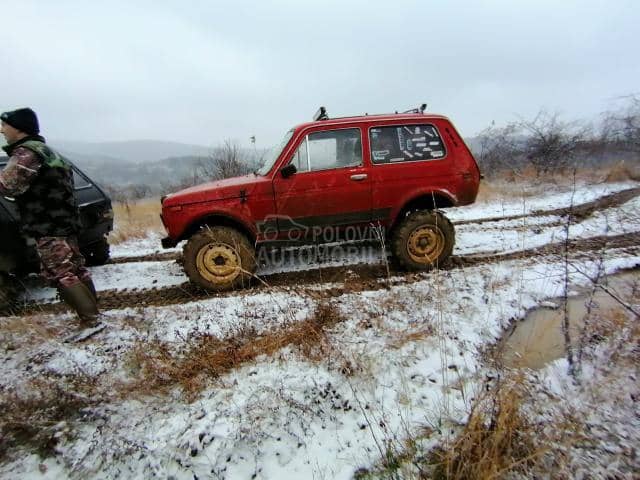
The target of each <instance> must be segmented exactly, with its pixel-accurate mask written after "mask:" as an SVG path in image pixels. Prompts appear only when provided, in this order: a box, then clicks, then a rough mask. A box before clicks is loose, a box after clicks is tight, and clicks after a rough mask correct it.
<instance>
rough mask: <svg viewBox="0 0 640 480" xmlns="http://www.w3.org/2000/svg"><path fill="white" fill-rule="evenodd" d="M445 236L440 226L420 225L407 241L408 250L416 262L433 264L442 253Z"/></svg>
mask: <svg viewBox="0 0 640 480" xmlns="http://www.w3.org/2000/svg"><path fill="white" fill-rule="evenodd" d="M444 245H445V238H444V235H443V234H442V231H441V230H440V229H439V228H436V227H431V226H428V227H427V226H424V227H418V228H416V229H415V230H414V231H413V232H411V235H409V240H408V241H407V251H408V253H409V256H410V257H411V259H412V260H413V261H414V262H417V263H422V264H424V265H431V264H433V263H435V262H436V260H437V259H438V257H440V255H441V254H442V252H443V250H444Z"/></svg>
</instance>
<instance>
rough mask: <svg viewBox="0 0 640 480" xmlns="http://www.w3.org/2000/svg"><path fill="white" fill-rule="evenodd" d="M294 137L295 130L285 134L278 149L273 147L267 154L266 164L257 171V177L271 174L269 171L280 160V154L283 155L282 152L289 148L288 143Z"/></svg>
mask: <svg viewBox="0 0 640 480" xmlns="http://www.w3.org/2000/svg"><path fill="white" fill-rule="evenodd" d="M292 136H293V130H289V131H288V132H287V133H286V134H285V136H284V138H283V139H282V141H281V142H280V144H279V145H278V146H277V147H273V148H272V149H271V150H269V151H268V152H267V154H266V155H265V157H264V164H263V165H262V167H260V168H259V169H258V170H256V172H255V173H256V175H266V174H267V173H269V170H271V168H272V167H273V164H274V163H276V160H278V157H279V156H280V153H282V150H283V149H284V147H286V146H287V143H289V140H291V137H292Z"/></svg>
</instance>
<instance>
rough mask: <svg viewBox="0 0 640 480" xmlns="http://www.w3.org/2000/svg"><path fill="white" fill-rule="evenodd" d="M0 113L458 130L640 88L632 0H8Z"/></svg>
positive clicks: (190, 130)
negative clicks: (427, 113) (385, 116)
mask: <svg viewBox="0 0 640 480" xmlns="http://www.w3.org/2000/svg"><path fill="white" fill-rule="evenodd" d="M1 11H2V19H3V22H2V28H1V29H0V59H1V62H2V63H1V64H0V71H1V72H2V75H0V109H1V110H3V111H4V110H7V109H12V108H17V107H21V106H27V105H28V106H32V107H33V108H34V109H36V111H37V112H38V113H39V115H40V120H41V125H42V128H43V132H44V133H45V134H46V135H48V136H50V137H52V138H58V139H69V140H72V139H74V140H87V141H103V140H131V139H163V140H172V141H178V142H185V143H198V144H204V145H212V144H216V143H218V142H220V141H221V140H222V139H224V138H234V139H237V140H239V141H240V142H241V143H243V144H248V138H249V136H251V135H256V136H257V141H258V145H259V146H269V145H271V144H274V143H277V142H278V140H279V138H280V137H281V135H282V134H283V133H284V131H285V130H286V129H288V128H290V127H291V126H292V125H294V124H296V123H300V122H302V121H307V120H309V119H310V118H311V116H312V115H313V113H314V112H315V111H316V109H317V108H318V106H320V105H325V106H326V107H327V108H328V111H329V114H330V115H333V116H342V115H347V114H359V113H364V112H369V113H380V112H389V111H394V110H397V109H406V108H410V107H413V106H416V105H418V104H419V103H421V102H427V103H428V104H429V110H431V111H435V112H438V113H444V114H446V115H449V116H450V117H451V118H452V119H453V120H454V122H455V123H456V125H457V126H458V128H459V129H460V130H461V132H462V134H463V135H465V136H472V135H475V134H476V133H477V132H478V131H479V130H481V129H482V128H484V127H485V126H487V125H488V124H489V123H490V122H491V121H492V120H495V121H496V122H497V123H498V124H501V123H504V122H507V121H509V120H513V119H515V118H516V115H522V116H525V117H527V116H532V115H533V114H534V113H535V112H536V111H537V110H538V109H539V108H541V107H544V108H547V109H549V110H554V111H555V110H558V111H560V112H561V113H562V114H563V115H564V116H565V117H566V118H567V119H574V118H590V117H595V116H596V115H597V114H598V113H599V112H601V111H603V110H605V109H607V108H608V107H609V106H610V102H611V100H612V99H613V98H615V97H617V96H621V95H625V94H629V93H633V92H636V93H637V92H638V91H639V90H640V54H638V50H637V45H638V42H639V39H638V28H639V27H638V25H640V3H638V2H637V1H615V0H612V1H609V2H605V1H557V0H555V1H546V0H537V1H531V2H518V1H479V2H471V1H468V2H463V1H449V2H436V1H426V0H422V1H395V2H389V1H385V2H376V1H358V2H348V1H333V0H332V1H328V0H316V1H314V2H303V1H279V2H268V1H262V2H258V1H255V2H214V1H204V0H202V1H191V0H184V1H181V2H178V1H169V0H155V1H150V0H141V1H140V0H138V1H135V2H130V1H121V0H110V1H108V2H86V1H80V0H77V1H74V0H56V1H46V0H41V1H36V0H31V1H28V0H20V1H18V0H14V1H7V2H3V6H2V8H1Z"/></svg>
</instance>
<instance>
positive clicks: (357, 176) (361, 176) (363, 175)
mask: <svg viewBox="0 0 640 480" xmlns="http://www.w3.org/2000/svg"><path fill="white" fill-rule="evenodd" d="M365 178H367V174H366V173H356V174H355V175H351V180H354V181H356V182H359V181H360V180H364V179H365Z"/></svg>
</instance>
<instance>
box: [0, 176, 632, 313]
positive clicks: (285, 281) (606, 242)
mask: <svg viewBox="0 0 640 480" xmlns="http://www.w3.org/2000/svg"><path fill="white" fill-rule="evenodd" d="M638 195H640V188H632V189H628V190H623V191H621V192H617V193H614V194H611V195H606V196H603V197H600V198H598V199H596V200H594V201H591V202H586V203H583V204H579V205H574V206H572V207H570V208H559V209H553V210H544V211H543V210H539V211H535V212H533V213H531V214H528V215H512V216H505V217H490V218H481V219H476V220H465V221H461V222H456V223H455V224H456V225H464V224H484V223H488V222H500V221H507V220H515V219H520V218H525V217H538V216H565V217H566V216H568V215H570V216H571V217H572V219H574V220H579V219H584V218H586V217H588V216H590V215H592V214H593V213H594V212H597V211H602V210H606V209H607V208H612V207H616V206H619V205H622V204H623V203H625V202H627V201H629V200H631V199H633V198H635V197H636V196H638ZM563 221H565V220H563ZM545 226H546V227H548V226H551V225H545ZM604 248H607V249H612V248H615V249H623V250H624V251H627V252H628V253H637V252H640V235H638V234H636V233H630V234H623V235H617V236H609V237H593V238H589V239H582V240H573V241H570V242H569V243H568V244H565V243H564V242H561V243H551V244H547V245H544V246H541V247H536V248H531V249H527V250H521V251H517V252H510V253H495V254H470V255H458V256H456V255H454V256H452V257H451V258H450V259H449V261H448V262H447V265H444V266H443V267H442V268H443V269H451V268H467V267H471V266H476V265H481V264H487V263H495V262H501V261H508V260H513V259H517V258H530V257H542V256H549V255H560V254H563V253H565V251H566V252H569V254H570V255H571V256H572V257H574V258H575V257H576V256H582V255H593V254H594V253H596V252H598V251H600V250H602V249H604ZM180 256H181V254H180V253H179V252H166V253H155V254H150V255H143V256H137V257H124V258H115V259H112V261H111V263H114V264H118V263H134V262H149V261H168V260H177V259H179V258H180ZM387 268H388V270H387ZM426 275H430V273H425V272H420V273H410V272H409V273H408V272H406V271H403V270H401V269H400V268H398V266H396V265H395V264H393V263H392V262H391V263H390V264H389V265H388V266H387V265H384V264H382V263H378V264H356V265H345V266H337V267H322V268H314V269H308V270H303V271H290V272H284V273H275V274H270V275H265V276H262V277H260V278H258V277H256V280H255V281H254V282H252V285H250V286H248V287H247V288H246V289H244V290H240V291H231V292H221V293H213V292H208V291H204V290H202V289H200V288H198V287H196V286H194V285H193V284H191V283H189V282H185V283H182V284H181V285H177V286H169V287H158V288H150V289H112V290H104V291H101V292H100V307H101V308H102V309H103V310H113V309H122V308H127V307H138V306H152V305H154V306H162V305H175V304H180V303H185V302H190V301H195V300H199V299H206V298H213V297H224V296H238V295H245V294H247V293H252V292H255V291H258V290H260V289H264V288H266V287H267V286H268V287H272V288H282V289H293V290H296V291H298V292H302V293H307V294H309V295H312V296H315V297H332V296H337V295H341V294H343V293H348V292H357V291H363V290H377V289H381V288H387V287H388V286H389V285H397V284H402V283H408V282H412V281H415V280H417V279H420V278H424V277H425V276H426ZM385 279H388V280H387V281H385ZM322 284H325V285H327V284H338V285H339V286H336V287H330V288H325V289H318V288H317V287H318V285H322ZM292 286H294V287H292ZM64 310H66V306H65V305H64V304H62V303H59V302H57V303H50V302H47V303H36V302H30V303H26V304H23V305H20V306H18V307H15V308H14V309H12V311H11V312H1V311H0V315H2V314H14V315H25V314H34V313H51V312H60V311H64Z"/></svg>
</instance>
